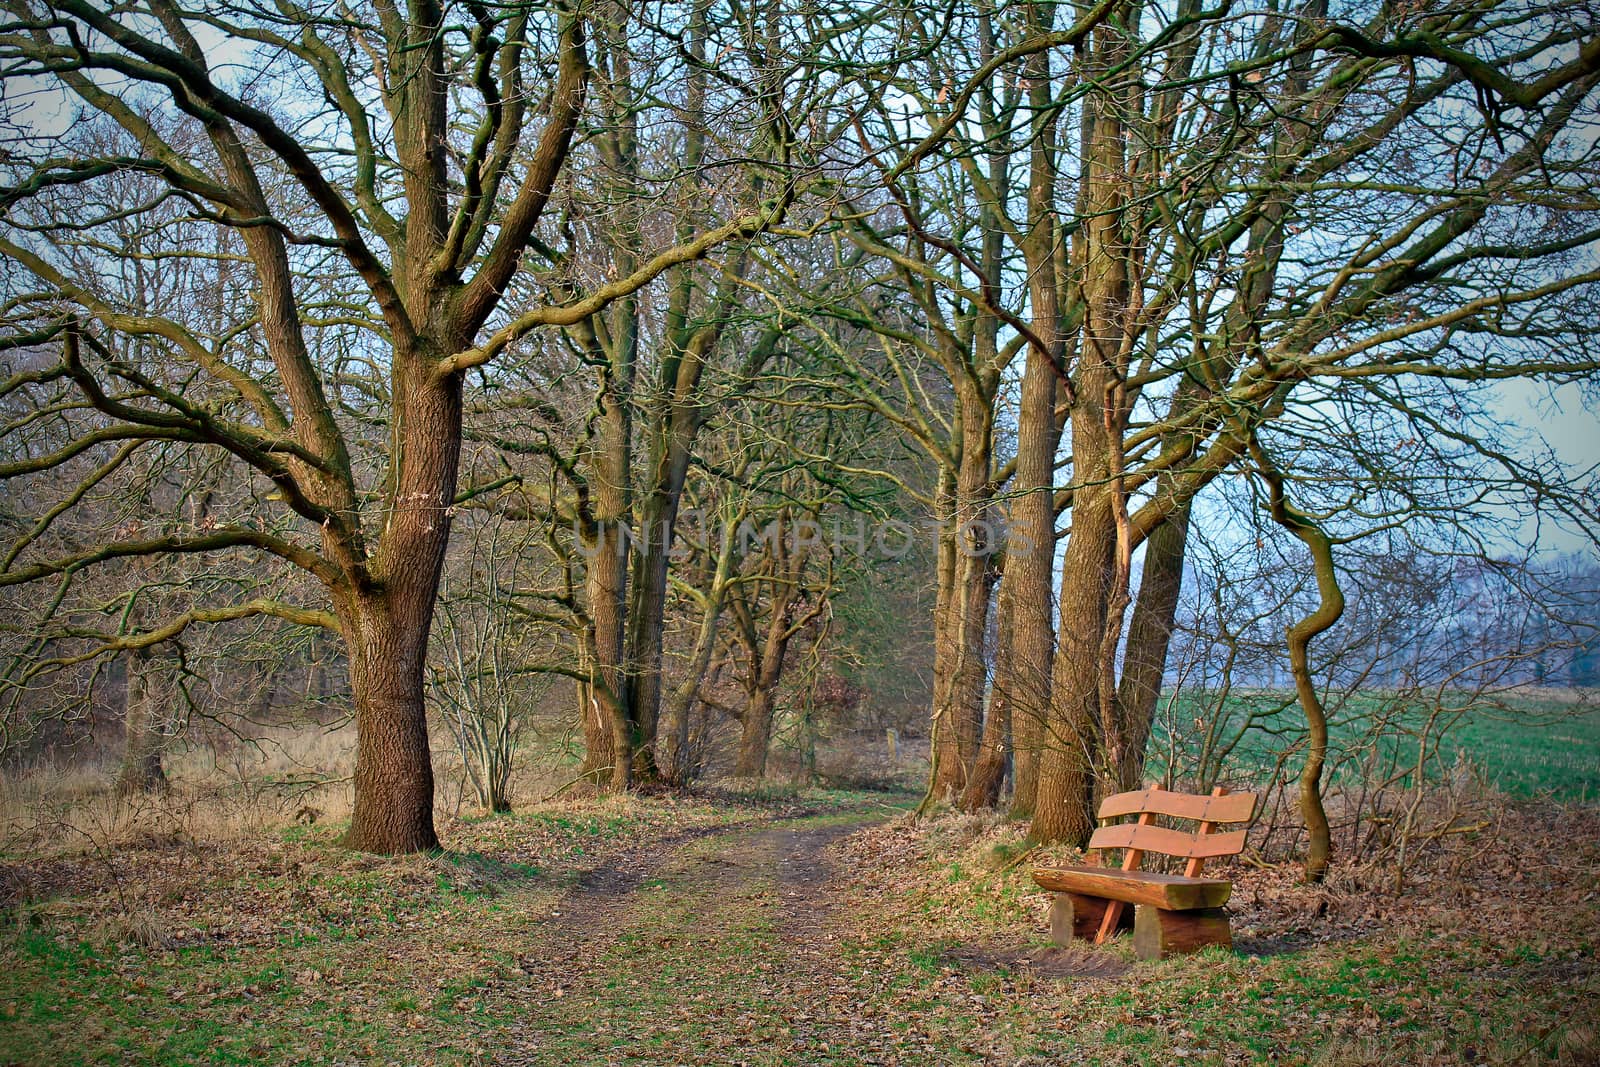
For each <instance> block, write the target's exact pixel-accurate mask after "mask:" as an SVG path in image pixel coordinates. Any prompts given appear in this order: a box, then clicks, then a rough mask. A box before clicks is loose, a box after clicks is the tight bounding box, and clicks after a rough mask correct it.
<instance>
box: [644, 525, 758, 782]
mask: <svg viewBox="0 0 1600 1067" xmlns="http://www.w3.org/2000/svg"><path fill="white" fill-rule="evenodd" d="M744 514H745V513H744V512H743V511H740V512H738V513H737V514H736V515H729V516H725V517H724V519H723V522H722V524H721V529H720V531H719V534H718V545H717V560H716V566H715V567H714V569H713V570H712V573H711V585H710V588H709V589H707V590H706V592H705V600H704V601H703V602H702V604H701V606H700V628H699V629H698V630H697V631H696V633H695V640H694V651H693V652H691V653H690V656H689V664H688V666H687V668H686V669H685V671H684V676H683V678H682V680H680V681H679V683H678V684H677V686H675V687H674V688H673V690H672V692H671V694H669V696H668V697H667V700H666V701H665V702H664V703H663V705H662V709H661V723H660V729H659V732H658V734H657V737H656V766H657V767H658V768H659V770H660V772H661V774H662V775H663V776H664V777H665V778H666V780H667V781H668V782H670V783H672V784H673V785H684V784H686V783H687V782H688V780H689V777H690V774H691V772H692V770H693V768H692V767H690V765H689V713H690V711H691V709H692V708H693V707H694V701H695V696H696V694H697V693H699V691H700V685H701V683H702V682H703V681H704V680H705V677H706V671H707V670H708V669H709V668H710V666H711V655H712V653H713V652H714V651H715V649H716V643H717V620H718V619H719V618H720V617H721V615H722V605H723V602H724V600H725V599H726V598H727V593H728V581H729V579H730V577H731V576H732V573H733V560H734V556H735V555H736V553H735V552H734V536H735V531H736V529H737V527H738V525H739V523H738V521H737V520H738V519H740V518H742V517H743V515H744Z"/></svg>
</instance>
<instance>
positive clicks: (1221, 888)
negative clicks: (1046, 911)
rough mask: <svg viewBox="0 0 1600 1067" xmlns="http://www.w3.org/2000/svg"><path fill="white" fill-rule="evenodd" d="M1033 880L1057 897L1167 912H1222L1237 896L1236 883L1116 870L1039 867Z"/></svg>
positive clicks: (1151, 872) (1035, 869) (1107, 868)
mask: <svg viewBox="0 0 1600 1067" xmlns="http://www.w3.org/2000/svg"><path fill="white" fill-rule="evenodd" d="M1033 880H1034V882H1035V883H1037V884H1038V886H1039V887H1040V888H1041V889H1048V890H1051V891H1052V892H1056V893H1081V894H1083V895H1084V896H1091V897H1099V898H1101V899H1102V900H1120V901H1122V902H1123V903H1124V904H1148V905H1150V906H1151V907H1155V908H1161V909H1163V910H1164V911H1194V910H1197V909H1200V908H1220V907H1222V905H1224V904H1226V903H1227V902H1228V897H1229V896H1231V895H1232V893H1233V883H1231V882H1227V881H1224V880H1222V879H1219V878H1185V877H1183V876H1182V875H1180V874H1158V873H1156V872H1154V871H1121V870H1117V869H1115V868H1112V867H1035V868H1034V869H1033Z"/></svg>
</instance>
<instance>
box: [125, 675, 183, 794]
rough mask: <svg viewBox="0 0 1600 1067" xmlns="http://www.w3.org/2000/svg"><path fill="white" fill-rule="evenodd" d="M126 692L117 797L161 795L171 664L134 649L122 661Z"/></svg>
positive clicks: (171, 688)
mask: <svg viewBox="0 0 1600 1067" xmlns="http://www.w3.org/2000/svg"><path fill="white" fill-rule="evenodd" d="M126 664H127V667H126V672H127V687H126V688H127V692H126V697H125V703H124V712H123V719H122V736H123V749H122V765H121V767H120V768H119V769H118V771H117V782H116V793H117V796H119V797H128V796H135V795H138V794H143V793H158V792H164V791H165V790H166V789H167V788H168V787H169V783H168V781H167V774H166V771H165V770H163V769H162V766H161V747H162V743H163V741H164V740H165V737H166V726H167V720H168V718H169V716H171V714H172V703H173V701H172V697H173V694H174V690H175V686H174V684H173V677H172V670H173V664H172V663H171V661H170V660H168V659H167V658H166V657H160V656H156V655H154V654H152V653H151V652H149V651H148V650H145V649H136V650H134V651H133V652H130V653H129V654H128V658H127V660H126Z"/></svg>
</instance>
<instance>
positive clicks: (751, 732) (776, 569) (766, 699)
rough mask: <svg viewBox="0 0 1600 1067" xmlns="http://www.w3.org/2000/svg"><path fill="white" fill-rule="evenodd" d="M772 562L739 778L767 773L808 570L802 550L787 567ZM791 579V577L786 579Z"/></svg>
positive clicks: (738, 761)
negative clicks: (793, 617) (794, 608)
mask: <svg viewBox="0 0 1600 1067" xmlns="http://www.w3.org/2000/svg"><path fill="white" fill-rule="evenodd" d="M783 563H784V561H783V560H781V559H775V560H774V561H773V576H774V582H773V590H772V600H771V603H770V605H769V610H770V611H771V612H772V616H771V618H770V619H769V620H768V621H767V632H766V636H765V639H764V640H763V641H762V644H761V655H760V657H759V659H758V661H757V666H756V669H755V678H754V683H755V684H754V686H753V687H752V689H751V691H750V699H749V701H748V702H747V703H746V705H745V712H744V731H743V733H742V734H741V735H740V737H739V754H738V758H737V759H736V761H735V763H734V769H733V773H734V775H735V776H736V777H739V778H760V777H761V776H763V775H764V774H766V773H767V750H768V749H769V748H770V747H771V744H772V711H773V707H774V706H775V704H776V703H777V698H778V685H779V683H780V682H781V681H782V680H783V660H784V656H785V655H787V654H788V651H789V638H790V637H792V636H793V629H792V628H791V626H790V624H789V606H790V605H791V604H792V603H793V602H794V600H795V597H796V595H797V594H798V592H799V579H800V575H801V574H802V573H803V572H804V570H805V563H804V557H803V555H802V553H800V552H798V551H797V552H795V553H794V557H793V559H792V560H791V561H790V564H789V566H788V567H785V566H784V565H783ZM785 579H790V580H785Z"/></svg>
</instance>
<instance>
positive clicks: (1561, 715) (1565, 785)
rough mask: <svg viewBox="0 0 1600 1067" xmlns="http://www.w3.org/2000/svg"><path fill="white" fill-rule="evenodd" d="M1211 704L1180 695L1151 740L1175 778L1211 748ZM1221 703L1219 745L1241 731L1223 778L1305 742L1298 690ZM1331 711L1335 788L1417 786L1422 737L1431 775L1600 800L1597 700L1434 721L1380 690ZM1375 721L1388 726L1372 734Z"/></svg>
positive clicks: (1489, 708) (1515, 700) (1161, 764)
mask: <svg viewBox="0 0 1600 1067" xmlns="http://www.w3.org/2000/svg"><path fill="white" fill-rule="evenodd" d="M1212 704H1213V699H1212V698H1209V697H1207V695H1206V694H1201V693H1182V694H1179V695H1178V696H1177V697H1175V698H1173V699H1171V700H1170V702H1169V703H1167V704H1165V705H1164V706H1163V710H1162V712H1161V713H1160V714H1159V715H1158V717H1157V721H1156V724H1155V729H1154V730H1153V731H1152V736H1151V741H1150V764H1151V767H1152V769H1153V770H1156V771H1158V772H1159V771H1160V770H1162V769H1164V768H1165V767H1167V765H1168V764H1169V763H1172V764H1174V765H1175V767H1176V768H1177V769H1178V777H1180V778H1183V777H1187V776H1189V775H1190V774H1191V773H1192V771H1193V768H1194V767H1195V766H1196V765H1197V762H1198V760H1199V759H1200V757H1201V754H1202V750H1203V749H1204V748H1205V740H1204V734H1205V729H1206V728H1209V722H1210V720H1211V717H1212V715H1213V709H1212ZM1224 706H1225V708H1226V717H1225V721H1224V724H1223V727H1222V729H1220V730H1219V731H1218V736H1219V737H1220V738H1222V739H1223V740H1222V744H1224V745H1225V744H1226V743H1227V742H1228V740H1230V739H1231V738H1232V737H1233V736H1234V735H1236V734H1240V733H1241V731H1242V736H1240V737H1239V740H1238V742H1237V744H1236V745H1235V746H1234V747H1233V749H1232V751H1231V752H1230V753H1228V754H1227V756H1226V758H1225V760H1224V762H1223V775H1224V777H1234V778H1241V779H1244V780H1247V781H1260V780H1261V779H1262V778H1263V777H1264V776H1265V775H1266V774H1267V773H1268V772H1270V770H1271V768H1272V767H1273V765H1274V763H1275V762H1276V760H1277V758H1278V756H1279V755H1280V754H1281V753H1283V752H1284V751H1285V750H1286V749H1287V748H1289V747H1290V746H1292V745H1295V744H1297V743H1302V741H1303V738H1304V734H1305V727H1304V718H1303V716H1302V714H1301V712H1300V708H1299V705H1298V704H1297V703H1295V700H1294V694H1293V693H1292V692H1252V693H1235V694H1231V695H1229V697H1228V698H1227V699H1226V701H1225V705H1224ZM1329 710H1330V734H1331V740H1330V747H1331V749H1332V759H1331V760H1330V772H1329V776H1328V780H1329V781H1330V782H1331V783H1332V784H1334V785H1337V784H1339V783H1340V782H1341V781H1352V780H1358V779H1365V780H1366V781H1369V782H1370V781H1372V780H1374V779H1375V778H1376V777H1379V776H1387V775H1391V774H1392V775H1396V776H1397V781H1396V784H1397V785H1399V786H1401V787H1402V788H1407V787H1409V786H1411V785H1412V784H1413V780H1414V778H1413V775H1411V774H1410V773H1407V772H1408V771H1409V770H1410V768H1412V767H1414V766H1415V765H1416V763H1417V754H1418V751H1419V746H1420V745H1422V744H1423V743H1424V739H1425V740H1426V743H1427V745H1428V746H1429V751H1430V760H1429V762H1428V768H1429V769H1428V773H1429V775H1430V776H1433V777H1438V776H1442V775H1446V774H1453V773H1460V772H1461V771H1462V770H1464V769H1467V768H1470V769H1471V770H1472V771H1474V772H1475V773H1478V774H1481V775H1482V777H1483V778H1484V780H1485V781H1486V782H1488V783H1489V784H1490V785H1492V786H1494V787H1495V788H1496V789H1497V790H1499V791H1501V792H1504V793H1506V794H1509V795H1511V796H1523V797H1530V796H1548V797H1551V798H1552V799H1555V800H1559V801H1577V802H1579V803H1587V802H1589V801H1591V800H1594V799H1597V798H1600V702H1597V701H1595V700H1593V699H1584V700H1560V699H1554V698H1543V697H1536V696H1510V697H1502V698H1499V699H1497V700H1495V701H1493V702H1488V701H1483V702H1477V703H1474V704H1471V705H1469V706H1466V707H1464V708H1461V709H1459V710H1455V711H1446V712H1445V713H1443V714H1441V715H1439V716H1438V717H1437V718H1436V719H1433V720H1432V721H1431V722H1430V716H1429V712H1428V709H1425V708H1421V707H1416V706H1404V705H1402V704H1400V703H1399V702H1398V701H1397V700H1396V699H1395V698H1393V697H1389V696H1386V695H1384V694H1381V693H1362V694H1357V695H1354V696H1351V697H1349V698H1347V699H1345V700H1343V701H1342V702H1340V703H1338V704H1337V705H1335V706H1333V707H1331V708H1330V709H1329ZM1252 717H1253V720H1252ZM1197 719H1198V720H1200V721H1199V722H1198V723H1197ZM1376 722H1382V723H1384V724H1385V725H1384V726H1383V727H1382V728H1381V729H1379V728H1374V725H1373V724H1374V723H1376ZM1218 747H1220V746H1218ZM1174 750H1175V752H1174ZM1214 751H1215V749H1214ZM1174 754H1175V755H1176V759H1175V760H1174V759H1173V756H1174ZM1288 766H1289V767H1291V768H1294V767H1298V761H1297V760H1296V759H1294V758H1292V757H1291V759H1290V761H1289V763H1288Z"/></svg>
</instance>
